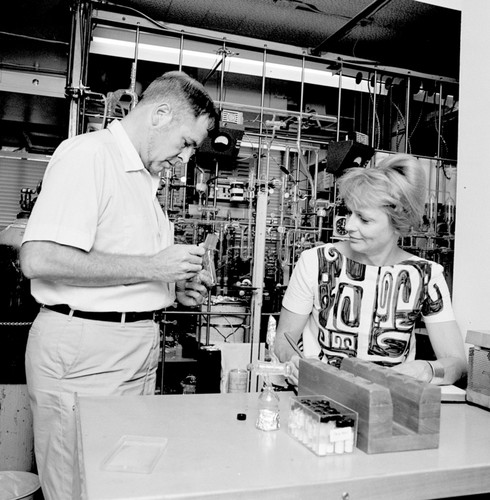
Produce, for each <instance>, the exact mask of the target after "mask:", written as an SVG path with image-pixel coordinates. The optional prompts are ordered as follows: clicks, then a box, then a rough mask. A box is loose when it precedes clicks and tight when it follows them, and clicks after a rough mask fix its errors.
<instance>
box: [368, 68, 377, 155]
mask: <svg viewBox="0 0 490 500" xmlns="http://www.w3.org/2000/svg"><path fill="white" fill-rule="evenodd" d="M369 84H370V82H368V85H369ZM377 84H378V73H377V71H376V70H374V87H373V120H372V125H371V127H372V130H371V145H372V147H375V140H376V102H377V101H376V98H377V94H376V87H377Z"/></svg>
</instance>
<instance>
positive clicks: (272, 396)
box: [255, 380, 280, 431]
mask: <svg viewBox="0 0 490 500" xmlns="http://www.w3.org/2000/svg"><path fill="white" fill-rule="evenodd" d="M255 426H256V427H257V429H260V430H262V431H276V430H278V429H279V428H280V421H279V396H278V395H277V394H276V393H275V392H274V388H273V387H272V384H271V383H270V381H268V380H266V383H265V385H264V388H263V390H262V392H261V393H260V396H259V410H258V415H257V421H256V422H255Z"/></svg>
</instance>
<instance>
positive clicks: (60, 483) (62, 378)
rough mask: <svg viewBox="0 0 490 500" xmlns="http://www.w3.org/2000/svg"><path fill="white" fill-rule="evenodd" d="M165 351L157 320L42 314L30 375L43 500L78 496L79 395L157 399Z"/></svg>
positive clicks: (31, 347)
mask: <svg viewBox="0 0 490 500" xmlns="http://www.w3.org/2000/svg"><path fill="white" fill-rule="evenodd" d="M159 346H160V335H159V325H158V324H157V323H155V322H153V321H151V320H146V321H138V322H134V323H112V322H104V321H93V320H85V319H80V318H75V317H71V316H67V315H64V314H59V313H56V312H53V311H50V310H48V309H44V308H42V309H41V311H40V312H39V314H38V316H37V317H36V319H35V321H34V323H33V324H32V327H31V330H30V332H29V339H28V342H27V348H26V377H27V389H28V392H29V398H30V403H31V409H32V414H33V425H34V449H35V455H36V463H37V468H38V474H39V479H40V482H41V488H42V491H43V494H44V497H45V500H72V498H73V489H72V488H73V482H74V479H76V480H78V478H76V477H74V475H76V474H77V471H76V470H74V466H75V464H76V462H75V453H76V426H75V412H74V396H75V393H77V394H78V395H79V396H87V395H97V396H101V395H107V396H113V395H121V396H124V395H151V394H154V392H155V381H156V369H157V364H158V357H159ZM77 482H78V481H75V484H77Z"/></svg>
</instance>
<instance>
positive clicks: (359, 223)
mask: <svg viewBox="0 0 490 500" xmlns="http://www.w3.org/2000/svg"><path fill="white" fill-rule="evenodd" d="M348 209H349V214H348V216H347V221H346V224H345V229H346V231H347V235H348V237H349V243H350V247H351V249H352V250H353V251H355V252H357V253H360V254H364V255H368V256H373V255H378V254H380V253H382V252H385V251H386V250H387V248H390V247H392V246H393V245H396V244H397V242H398V237H399V234H398V232H397V231H396V230H395V229H394V227H393V225H392V223H391V220H390V218H389V216H388V214H387V213H386V211H385V210H384V209H383V208H382V207H360V208H357V209H356V210H351V208H350V207H349V206H348Z"/></svg>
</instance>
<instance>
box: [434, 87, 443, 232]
mask: <svg viewBox="0 0 490 500" xmlns="http://www.w3.org/2000/svg"><path fill="white" fill-rule="evenodd" d="M438 115H439V116H438V117H437V165H436V186H435V190H436V209H435V214H434V230H435V231H436V233H437V223H438V220H437V219H438V215H439V169H440V167H441V140H442V82H439V106H438Z"/></svg>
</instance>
